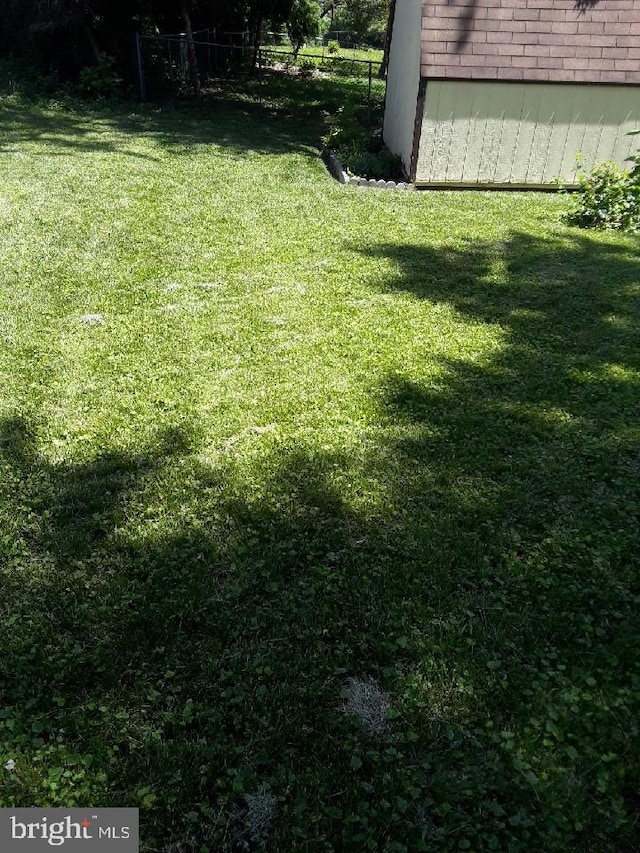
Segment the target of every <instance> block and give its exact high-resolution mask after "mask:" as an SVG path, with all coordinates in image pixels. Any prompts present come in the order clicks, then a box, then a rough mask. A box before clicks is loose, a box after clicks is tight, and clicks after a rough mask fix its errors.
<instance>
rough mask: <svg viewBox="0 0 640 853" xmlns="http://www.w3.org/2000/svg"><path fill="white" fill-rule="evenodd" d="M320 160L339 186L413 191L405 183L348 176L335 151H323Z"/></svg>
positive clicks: (410, 185) (411, 187)
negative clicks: (348, 185) (347, 185)
mask: <svg viewBox="0 0 640 853" xmlns="http://www.w3.org/2000/svg"><path fill="white" fill-rule="evenodd" d="M322 159H323V160H324V162H325V165H326V167H327V170H328V172H329V174H330V175H331V176H332V177H333V178H335V179H336V181H339V182H340V183H341V184H350V185H351V186H358V187H374V188H375V189H380V190H414V189H415V186H414V185H413V184H410V183H406V182H405V181H385V180H383V179H382V178H380V179H378V180H376V179H375V178H361V177H358V176H357V175H349V174H348V173H347V172H346V171H345V169H344V167H343V165H342V163H341V162H340V160H339V159H338V155H337V154H336V152H335V151H331V150H330V149H325V150H324V151H323V152H322Z"/></svg>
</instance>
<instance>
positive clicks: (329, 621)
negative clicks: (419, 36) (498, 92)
mask: <svg viewBox="0 0 640 853" xmlns="http://www.w3.org/2000/svg"><path fill="white" fill-rule="evenodd" d="M320 82H322V81H320ZM309 91H310V92H312V94H313V97H311V96H310V98H309V101H308V111H309V112H308V115H309V117H312V116H314V115H317V111H318V110H320V109H323V108H324V109H326V110H329V108H330V104H331V102H330V101H329V102H328V101H327V99H326V97H325V100H323V95H322V90H318V89H313V90H309ZM332 91H333V92H335V89H333V90H332ZM325 95H326V92H325ZM314 99H316V100H317V103H316V102H314ZM290 108H291V100H288V99H287V97H286V96H285V95H283V96H282V99H281V100H280V101H278V100H277V99H274V100H272V101H270V102H268V103H263V104H262V105H260V104H256V103H255V102H253V101H251V102H250V101H249V100H242V101H241V103H240V106H236V107H232V105H231V104H230V103H228V102H227V103H220V101H216V102H215V103H213V104H207V103H206V102H205V105H204V106H202V107H199V108H198V112H197V113H196V112H194V111H193V110H192V109H185V108H179V107H173V108H168V109H158V108H148V109H145V110H140V109H138V108H136V110H135V112H129V113H122V114H120V113H117V112H111V113H108V114H106V113H105V114H103V115H83V114H81V113H77V112H76V113H74V114H70V113H66V112H64V111H60V110H56V109H47V108H42V107H41V108H35V107H26V106H25V105H23V104H19V103H17V102H16V101H15V100H13V101H11V100H8V101H5V102H4V104H3V107H2V109H3V118H4V119H5V121H3V124H2V134H1V137H0V173H1V176H2V177H1V183H0V187H1V189H0V229H1V230H0V233H2V235H3V237H2V241H1V243H0V257H1V263H0V341H1V346H0V383H1V387H2V389H3V390H2V395H1V397H0V418H1V421H0V472H1V477H0V501H1V502H0V566H1V571H2V599H1V603H0V614H1V618H2V633H1V635H0V643H1V647H2V654H1V655H0V695H1V696H2V708H1V709H0V802H1V803H2V805H14V804H15V805H20V806H29V805H36V804H37V805H45V804H47V805H64V806H70V805H75V804H78V805H89V804H93V805H135V806H139V807H140V808H141V809H142V812H141V824H142V841H143V844H142V849H143V850H145V851H161V850H171V849H172V847H171V845H172V844H174V843H180V844H182V849H187V850H189V849H194V850H200V849H202V848H203V846H204V848H205V849H207V848H208V849H210V850H216V851H218V850H241V849H261V848H265V849H270V850H278V851H280V850H314V851H315V850H365V849H372V850H386V851H401V850H409V851H414V850H427V851H440V850H459V849H472V850H545V851H547V850H548V851H554V850H557V851H562V850H568V849H571V850H589V851H605V850H608V851H620V850H628V851H631V850H635V849H637V848H638V840H639V839H638V814H639V807H640V802H639V798H638V791H639V784H640V779H639V775H638V766H637V756H638V753H639V747H640V743H639V737H638V705H639V700H640V671H639V663H638V656H637V636H638V603H639V601H640V588H639V587H638V553H639V551H638V538H639V535H638V508H639V498H640V495H639V486H638V473H639V472H640V446H639V438H640V424H639V421H638V415H639V410H640V409H639V403H640V386H639V378H640V372H639V371H640V365H639V363H638V362H639V358H640V356H639V355H638V353H639V352H640V349H639V346H638V344H639V343H640V342H639V340H638V337H639V334H640V333H639V331H638V329H639V325H638V295H639V293H640V272H639V264H638V245H639V243H638V240H637V238H634V237H622V236H614V235H609V234H600V235H597V236H584V235H582V234H578V233H577V232H573V231H570V230H568V229H566V228H564V227H562V226H560V225H559V224H557V223H558V217H559V214H560V213H561V212H562V210H563V209H564V205H565V204H566V202H565V201H563V200H562V199H560V198H557V197H553V196H540V195H534V194H532V195H525V194H521V193H514V194H509V195H506V194H500V193H494V194H483V193H437V194H436V193H432V194H427V193H424V194H421V193H413V194H401V195H396V194H393V193H375V192H367V191H363V190H359V189H357V188H343V187H339V186H337V185H336V184H335V183H334V182H332V181H331V179H330V178H329V177H328V176H327V175H326V173H325V171H324V169H323V167H322V165H321V164H320V162H319V160H318V158H317V153H316V145H317V134H318V131H319V128H320V127H321V123H322V120H321V117H318V118H317V119H313V118H309V119H308V120H306V119H305V120H304V121H302V120H300V121H298V122H297V123H293V122H292V121H291V120H286V121H283V117H284V116H287V115H289V113H288V112H287V111H288V110H289V109H290ZM89 318H93V322H88V319H89ZM83 320H84V322H83ZM354 685H355V688H356V690H355V692H356V694H357V695H355V697H354ZM367 697H368V698H367ZM367 701H370V702H372V703H374V707H373V708H371V709H369V710H367V708H366V707H365V708H364V709H363V710H362V711H361V713H360V716H359V714H358V713H357V709H358V708H362V706H363V705H366V702H367ZM375 703H378V705H377V707H376V706H375ZM388 708H390V710H389V712H388V714H387V717H386V723H383V722H382V721H381V716H380V715H381V709H382V712H383V713H386V712H387V709H388ZM371 720H374V721H375V725H372V724H371V722H370V721H371ZM9 760H13V761H15V769H14V770H11V771H10V770H5V769H3V767H2V765H4V764H5V763H6V762H7V761H9ZM173 849H176V848H175V847H174V848H173Z"/></svg>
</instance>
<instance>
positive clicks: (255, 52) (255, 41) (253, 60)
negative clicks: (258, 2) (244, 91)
mask: <svg viewBox="0 0 640 853" xmlns="http://www.w3.org/2000/svg"><path fill="white" fill-rule="evenodd" d="M263 20H264V19H263V17H262V15H258V20H257V21H256V29H255V34H254V37H253V56H252V57H251V70H252V71H254V70H255V67H256V65H257V64H258V53H259V52H260V31H261V30H262V22H263Z"/></svg>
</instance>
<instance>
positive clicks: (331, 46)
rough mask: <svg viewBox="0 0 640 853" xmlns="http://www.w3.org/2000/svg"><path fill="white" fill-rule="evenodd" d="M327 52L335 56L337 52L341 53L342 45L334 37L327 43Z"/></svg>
mask: <svg viewBox="0 0 640 853" xmlns="http://www.w3.org/2000/svg"><path fill="white" fill-rule="evenodd" d="M327 53H330V54H331V55H332V56H335V55H336V54H337V53H340V45H339V44H338V42H337V41H335V39H332V40H331V41H330V42H329V43H328V44H327Z"/></svg>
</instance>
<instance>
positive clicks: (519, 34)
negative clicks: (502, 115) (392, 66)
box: [421, 0, 640, 84]
mask: <svg viewBox="0 0 640 853" xmlns="http://www.w3.org/2000/svg"><path fill="white" fill-rule="evenodd" d="M421 74H422V76H423V77H430V78H433V77H436V78H445V79H458V80H460V79H464V80H469V79H484V80H531V81H551V82H556V81H557V82H565V83H567V82H569V83H634V84H640V0H577V2H576V0H428V2H424V3H423V4H422V56H421Z"/></svg>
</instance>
